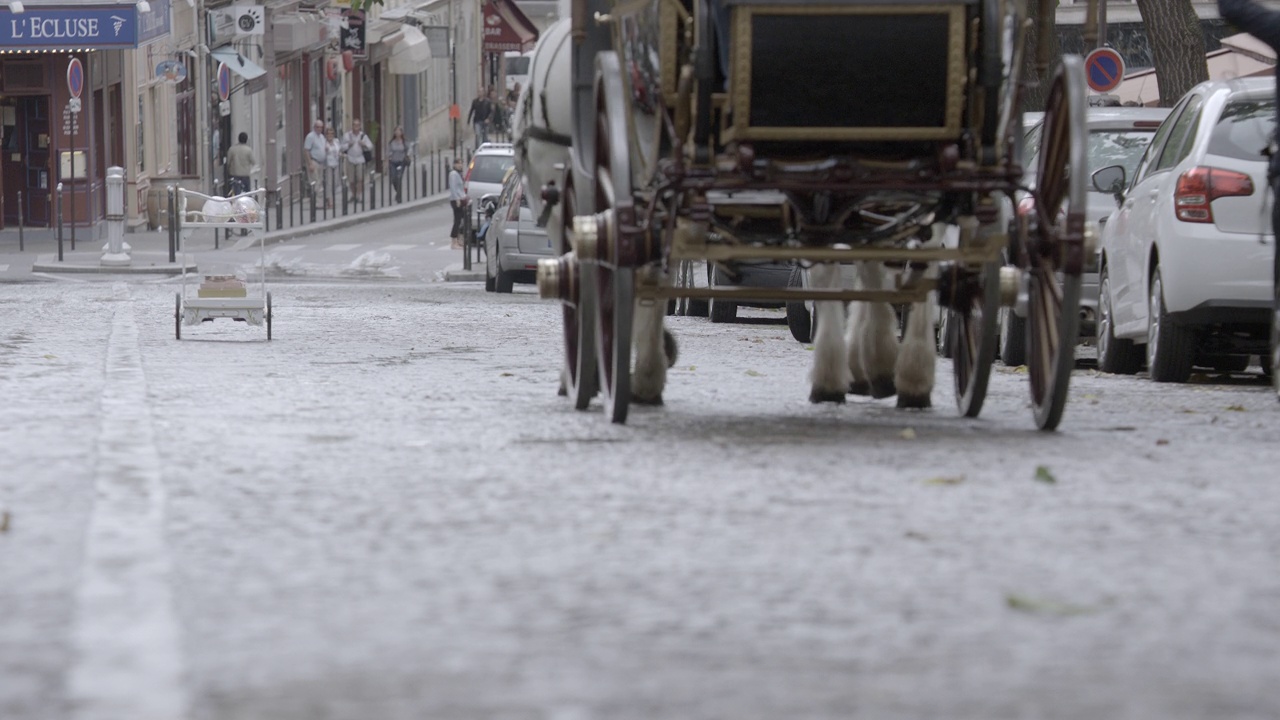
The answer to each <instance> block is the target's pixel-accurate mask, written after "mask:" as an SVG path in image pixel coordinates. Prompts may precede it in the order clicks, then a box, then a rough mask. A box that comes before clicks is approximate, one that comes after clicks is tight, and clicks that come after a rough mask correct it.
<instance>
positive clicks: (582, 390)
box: [559, 172, 598, 410]
mask: <svg viewBox="0 0 1280 720" xmlns="http://www.w3.org/2000/svg"><path fill="white" fill-rule="evenodd" d="M574 192H575V190H574V187H573V173H571V172H570V173H565V187H564V191H563V192H562V193H561V200H560V202H561V203H562V205H561V208H560V209H561V215H560V217H561V231H560V237H561V238H563V239H564V240H562V244H563V243H565V242H567V240H568V238H569V237H570V235H569V230H570V228H571V227H572V225H573V218H574V213H576V212H577V209H578V201H577V197H576V196H575V195H574ZM559 250H560V253H561V254H562V255H563V254H564V253H565V252H566V251H567V250H568V248H565V247H561V248H560V249H559ZM560 272H561V273H563V274H564V277H563V278H561V282H562V283H564V286H565V290H564V292H562V293H561V294H560V296H561V304H560V312H561V316H562V319H563V322H562V323H561V326H562V328H563V331H564V349H565V356H564V362H565V377H564V392H565V394H566V395H568V396H569V399H570V400H572V401H573V406H574V407H575V408H577V409H578V410H586V409H587V406H588V405H590V404H591V398H593V397H595V394H596V392H597V391H598V388H597V385H596V355H595V352H596V340H595V283H594V282H592V280H593V273H594V272H595V268H594V266H592V265H591V264H590V263H583V262H578V261H577V259H576V254H571V255H569V256H568V258H567V259H566V260H565V261H563V262H561V263H560Z"/></svg>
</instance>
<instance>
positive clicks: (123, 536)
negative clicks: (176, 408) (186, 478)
mask: <svg viewBox="0 0 1280 720" xmlns="http://www.w3.org/2000/svg"><path fill="white" fill-rule="evenodd" d="M114 290H115V293H114V294H115V296H116V297H117V298H118V299H120V300H126V301H127V300H128V299H129V289H128V286H127V285H125V284H123V283H118V284H116V286H115V288H114ZM100 417H101V422H102V425H101V427H100V428H99V434H98V442H97V450H98V453H97V454H98V461H97V466H96V468H95V472H94V475H95V479H94V491H95V496H94V506H93V510H92V512H91V514H90V518H89V529H88V532H87V533H86V536H85V554H84V568H83V571H82V572H81V576H80V585H79V587H78V588H77V591H76V621H75V628H74V633H73V635H72V659H71V662H72V667H71V672H70V677H69V681H68V683H69V688H70V694H71V700H72V702H71V707H72V712H71V717H73V718H75V719H76V720H105V719H108V718H120V719H121V720H124V719H126V718H127V719H128V720H185V719H186V718H187V717H188V703H187V696H186V691H185V689H184V675H185V664H184V661H183V657H182V652H181V642H180V638H179V636H178V623H177V620H176V618H175V615H174V607H173V595H172V590H171V587H170V575H171V567H172V566H171V564H170V560H169V555H168V550H167V548H166V547H165V542H164V519H165V518H164V515H165V491H164V486H163V485H162V483H161V480H160V455H159V452H158V451H157V449H156V438H155V430H154V428H153V427H152V424H151V409H150V407H149V406H148V404H147V380H146V377H145V376H144V375H143V370H142V349H141V347H140V345H139V342H138V325H137V323H136V322H135V321H134V317H133V307H132V303H131V302H122V303H120V307H119V309H118V310H116V314H115V319H114V321H113V324H112V328H111V339H110V340H109V342H108V345H107V362H106V384H105V385H104V387H103V391H102V412H101V416H100Z"/></svg>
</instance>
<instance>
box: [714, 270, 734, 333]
mask: <svg viewBox="0 0 1280 720" xmlns="http://www.w3.org/2000/svg"><path fill="white" fill-rule="evenodd" d="M719 279H720V273H719V271H717V270H715V269H714V268H710V269H708V270H707V280H708V282H707V284H708V285H709V286H710V287H712V288H715V287H718V286H719V284H720V283H717V282H716V281H717V280H719ZM710 315H711V322H713V323H731V322H734V321H736V320H737V319H738V305H737V304H736V303H732V302H729V301H728V300H721V299H719V298H712V299H711V306H710Z"/></svg>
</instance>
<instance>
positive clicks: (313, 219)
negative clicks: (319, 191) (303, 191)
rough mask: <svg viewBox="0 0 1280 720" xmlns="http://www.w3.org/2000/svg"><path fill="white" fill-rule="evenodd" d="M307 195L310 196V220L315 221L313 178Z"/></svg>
mask: <svg viewBox="0 0 1280 720" xmlns="http://www.w3.org/2000/svg"><path fill="white" fill-rule="evenodd" d="M309 196H310V198H311V222H315V221H316V181H315V180H312V181H311V192H310V193H309Z"/></svg>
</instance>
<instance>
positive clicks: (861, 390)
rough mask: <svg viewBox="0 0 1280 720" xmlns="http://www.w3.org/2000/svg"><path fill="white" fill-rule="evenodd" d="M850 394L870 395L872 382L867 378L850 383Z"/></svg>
mask: <svg viewBox="0 0 1280 720" xmlns="http://www.w3.org/2000/svg"><path fill="white" fill-rule="evenodd" d="M849 394H850V395H864V396H865V395H870V394H871V383H869V382H867V381H866V380H855V381H854V382H851V383H849Z"/></svg>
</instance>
